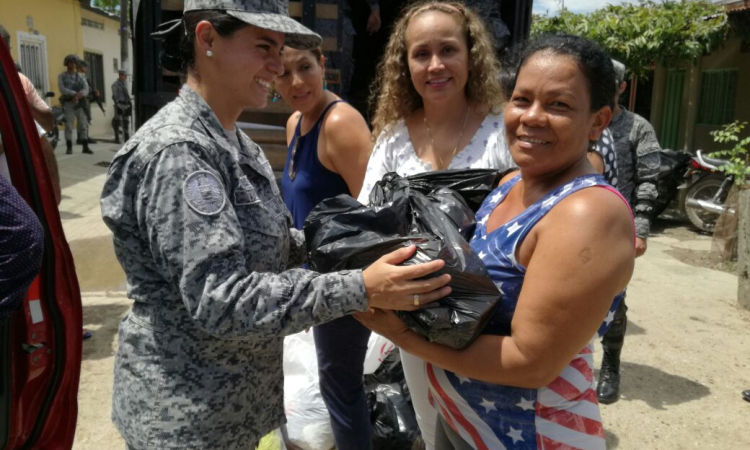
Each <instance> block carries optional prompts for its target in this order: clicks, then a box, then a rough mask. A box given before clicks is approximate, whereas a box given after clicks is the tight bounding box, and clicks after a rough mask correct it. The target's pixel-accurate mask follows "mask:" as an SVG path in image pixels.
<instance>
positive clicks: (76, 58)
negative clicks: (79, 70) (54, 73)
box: [63, 55, 78, 67]
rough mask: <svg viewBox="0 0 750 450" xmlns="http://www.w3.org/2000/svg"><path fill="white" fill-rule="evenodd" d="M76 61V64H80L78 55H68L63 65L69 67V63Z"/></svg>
mask: <svg viewBox="0 0 750 450" xmlns="http://www.w3.org/2000/svg"><path fill="white" fill-rule="evenodd" d="M71 62H74V63H76V65H77V64H78V56H76V55H68V56H66V57H65V60H64V61H63V66H65V67H68V64H69V63H71Z"/></svg>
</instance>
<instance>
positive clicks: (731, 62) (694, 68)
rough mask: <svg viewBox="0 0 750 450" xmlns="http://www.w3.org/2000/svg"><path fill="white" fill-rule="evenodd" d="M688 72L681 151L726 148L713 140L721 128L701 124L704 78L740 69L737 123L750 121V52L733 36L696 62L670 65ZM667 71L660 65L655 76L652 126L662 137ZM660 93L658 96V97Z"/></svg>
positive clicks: (736, 112)
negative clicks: (719, 71) (705, 73)
mask: <svg viewBox="0 0 750 450" xmlns="http://www.w3.org/2000/svg"><path fill="white" fill-rule="evenodd" d="M670 67H672V68H683V69H685V87H684V91H683V98H682V111H681V113H680V139H679V144H678V148H682V149H685V150H688V151H691V152H695V151H696V150H699V149H701V150H706V151H716V150H720V149H721V148H722V146H721V145H720V144H716V143H715V142H714V141H713V137H712V136H711V135H710V132H711V131H714V130H717V129H719V128H720V127H717V126H709V125H701V124H697V123H696V122H697V118H698V108H700V104H699V102H700V79H701V72H703V71H704V70H715V69H739V74H738V79H737V97H736V100H735V111H734V118H733V120H740V121H748V122H750V102H749V101H748V99H750V52H747V51H745V52H743V51H742V42H741V40H740V39H739V38H736V37H732V38H730V39H728V40H727V41H725V42H724V44H723V45H722V46H721V47H719V48H718V49H716V50H715V51H714V52H712V53H711V54H710V55H706V56H703V57H701V58H699V59H698V60H697V61H695V62H694V63H680V64H674V65H672V66H670ZM666 72H667V68H666V67H664V66H661V65H660V66H657V68H656V70H655V75H654V95H653V97H652V103H651V112H652V116H651V123H652V124H653V125H654V128H655V129H656V133H657V136H660V132H661V122H662V117H663V113H664V94H663V93H664V91H665V89H666V86H665V84H666ZM657 92H658V94H657Z"/></svg>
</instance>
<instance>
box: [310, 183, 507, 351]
mask: <svg viewBox="0 0 750 450" xmlns="http://www.w3.org/2000/svg"><path fill="white" fill-rule="evenodd" d="M449 172H451V173H449V174H446V173H444V172H432V173H428V174H420V175H417V176H415V177H414V179H413V178H412V177H409V178H402V177H399V176H398V175H397V174H395V173H389V174H387V175H386V176H385V177H383V180H382V181H380V182H378V184H377V185H376V186H375V187H374V188H373V190H372V192H371V194H370V199H371V206H369V207H365V206H363V205H362V204H360V203H359V202H357V201H356V200H354V199H352V198H351V197H349V196H344V195H340V196H338V197H335V198H332V199H328V200H324V201H323V202H321V203H320V204H319V205H318V206H316V207H315V209H313V211H312V212H311V213H310V215H309V216H308V218H307V221H306V222H305V237H306V238H307V246H308V251H309V254H310V260H309V264H310V267H311V268H312V269H313V270H316V271H319V272H330V271H334V270H343V269H359V268H365V267H367V266H368V265H370V264H372V263H373V262H375V261H376V260H377V259H378V258H380V257H381V256H383V255H385V254H387V253H389V252H391V251H393V250H396V249H398V248H400V247H403V246H405V245H410V244H414V245H416V246H417V251H416V252H415V254H414V255H413V256H412V257H411V258H410V259H409V260H407V261H405V262H404V264H405V265H409V264H418V263H423V262H427V261H431V260H434V259H437V258H440V259H442V260H444V261H445V263H446V264H445V267H444V268H443V269H442V270H440V271H439V272H437V273H435V274H432V275H431V276H438V275H441V274H443V273H448V274H450V275H451V282H450V283H449V286H450V287H451V289H452V291H451V294H450V295H448V296H447V297H445V298H442V299H440V300H439V301H437V302H434V303H431V304H429V305H425V306H424V307H423V308H421V309H419V310H417V311H410V312H404V311H399V312H397V314H398V315H399V317H401V318H402V319H403V320H404V322H406V324H407V325H408V326H409V327H410V328H412V329H413V330H415V331H416V332H418V333H420V334H422V335H424V336H426V337H427V338H428V339H429V340H430V341H433V342H437V343H440V344H444V345H448V346H450V347H453V348H459V349H461V348H465V347H466V346H468V345H469V344H470V343H471V342H472V341H473V340H474V339H475V338H476V337H477V336H478V335H479V333H480V332H481V330H482V328H483V327H484V325H485V324H486V322H487V320H489V318H490V317H491V315H492V312H493V311H494V308H495V306H496V305H497V303H498V302H499V300H500V292H499V291H498V289H497V287H495V284H494V283H493V282H492V280H490V278H489V275H488V274H487V269H486V267H485V266H484V264H483V263H482V261H481V259H480V258H479V257H478V256H477V255H476V254H475V253H474V251H473V250H472V249H471V247H470V246H469V244H468V242H467V240H468V239H469V238H470V237H471V235H472V233H473V232H474V227H475V225H476V222H475V220H474V212H473V210H472V209H471V208H470V207H469V206H468V205H467V203H466V201H465V200H464V198H466V197H467V196H468V197H473V196H474V194H473V193H471V186H472V184H470V183H469V182H468V181H462V180H461V179H460V178H459V177H458V175H457V172H461V173H463V176H464V177H465V178H466V179H469V180H472V183H474V185H475V186H478V187H477V189H479V190H481V191H482V192H485V191H486V193H489V192H490V190H491V186H492V183H494V182H495V181H494V180H495V179H497V177H499V175H498V172H497V171H484V170H483V171H481V172H482V173H480V174H476V173H474V171H471V170H465V171H449ZM447 175H450V176H447ZM431 176H435V177H436V178H437V179H438V186H437V189H431V188H430V187H431V186H430V177H431ZM477 180H479V181H477ZM412 182H413V183H414V186H412ZM446 183H450V184H451V185H454V186H456V185H458V186H459V187H460V188H461V189H462V192H464V194H463V195H462V194H461V193H460V192H461V191H454V190H452V189H450V188H447V187H441V186H440V184H446ZM424 192H427V193H428V194H427V195H425V194H424ZM485 196H486V194H485ZM480 203H481V202H480Z"/></svg>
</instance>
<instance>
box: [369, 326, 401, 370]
mask: <svg viewBox="0 0 750 450" xmlns="http://www.w3.org/2000/svg"><path fill="white" fill-rule="evenodd" d="M395 348H396V346H395V345H393V343H392V342H391V341H389V340H388V339H386V338H384V337H383V336H380V335H377V334H375V333H371V334H370V340H369V341H368V342H367V353H365V372H364V373H365V375H370V374H373V373H375V371H376V370H378V367H380V364H382V363H383V361H384V360H385V358H387V357H388V355H390V354H391V352H393V350H394V349H395Z"/></svg>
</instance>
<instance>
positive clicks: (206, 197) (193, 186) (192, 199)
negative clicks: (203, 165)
mask: <svg viewBox="0 0 750 450" xmlns="http://www.w3.org/2000/svg"><path fill="white" fill-rule="evenodd" d="M182 195H184V196H185V201H186V202H187V204H188V206H190V208H192V209H193V211H195V212H197V213H198V214H202V215H204V216H213V215H216V214H218V213H220V212H221V210H222V209H224V204H225V203H226V200H227V199H226V195H224V185H223V184H222V183H221V180H219V179H218V178H217V177H216V175H214V174H213V173H211V172H209V171H207V170H198V171H196V172H193V173H191V174H190V175H189V176H188V177H187V179H185V182H184V183H183V185H182Z"/></svg>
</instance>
